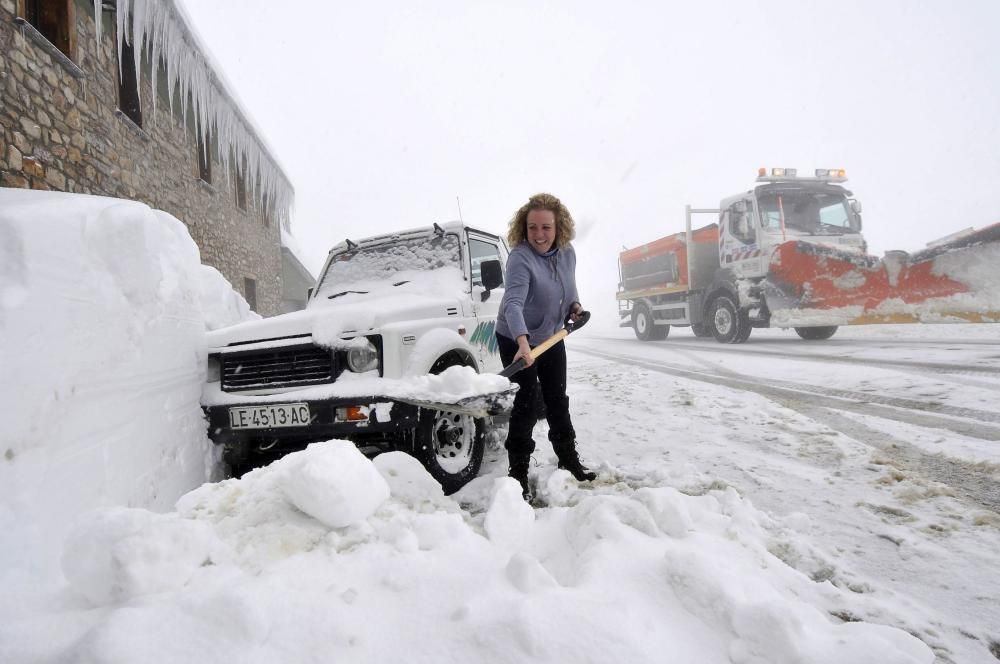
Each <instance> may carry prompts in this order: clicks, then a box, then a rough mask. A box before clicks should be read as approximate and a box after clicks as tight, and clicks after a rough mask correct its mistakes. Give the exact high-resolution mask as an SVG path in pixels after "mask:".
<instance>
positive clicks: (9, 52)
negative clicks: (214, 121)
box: [0, 0, 281, 316]
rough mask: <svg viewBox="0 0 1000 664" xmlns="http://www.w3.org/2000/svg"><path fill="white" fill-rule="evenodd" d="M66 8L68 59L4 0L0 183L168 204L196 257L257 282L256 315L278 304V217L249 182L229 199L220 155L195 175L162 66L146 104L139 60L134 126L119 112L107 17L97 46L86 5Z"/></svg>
mask: <svg viewBox="0 0 1000 664" xmlns="http://www.w3.org/2000/svg"><path fill="white" fill-rule="evenodd" d="M72 4H73V3H72V2H71V5H72ZM72 8H75V31H76V34H75V45H74V47H73V48H72V51H71V55H72V58H71V60H72V62H70V61H69V60H70V59H67V58H65V57H63V56H62V54H60V53H58V51H57V49H55V48H54V47H52V46H51V45H48V44H47V43H46V44H43V43H39V40H37V39H35V38H33V36H32V34H31V32H32V31H31V29H30V27H28V28H26V27H24V26H22V25H20V24H18V23H17V22H16V21H15V19H16V18H17V16H18V6H17V1H16V0H0V126H2V134H0V186H4V187H25V188H32V189H45V190H55V191H66V192H74V193H83V194H97V195H102V196H114V197H118V198H128V199H133V200H138V201H142V202H143V203H146V204H148V205H150V206H151V207H154V208H158V209H161V210H165V211H166V212H169V213H170V214H172V215H174V216H175V217H177V218H178V219H180V220H181V221H183V222H184V223H185V224H186V225H187V227H188V230H189V231H190V233H191V236H192V237H193V238H194V240H195V242H196V243H197V244H198V246H199V248H200V249H201V258H202V262H204V263H206V264H208V265H211V266H213V267H215V268H216V269H218V270H219V271H220V272H221V273H222V274H223V275H224V276H225V277H226V278H227V279H228V280H229V281H230V283H232V285H233V287H234V288H235V289H236V290H237V291H239V292H241V293H243V294H244V296H246V295H247V292H246V284H247V282H246V280H247V279H252V280H253V281H254V282H255V286H256V308H255V309H256V311H257V312H258V313H260V314H261V315H264V316H270V315H274V314H277V313H280V311H281V247H280V242H281V240H280V231H279V222H278V221H277V216H276V215H274V214H273V213H272V214H264V213H263V211H262V205H261V200H260V194H259V193H257V192H255V191H254V189H253V187H252V186H251V185H250V183H248V184H247V188H246V207H247V209H246V210H241V209H240V208H239V207H238V206H237V204H236V179H235V177H233V176H232V174H227V173H226V172H225V171H224V170H223V166H222V164H221V163H220V161H219V159H218V154H213V159H212V167H211V171H212V177H211V183H210V184H209V183H206V182H204V181H203V180H202V179H201V178H200V177H199V165H198V147H197V145H198V142H197V139H196V138H195V132H194V127H193V124H194V123H193V120H192V117H191V115H190V112H189V113H188V122H187V126H186V127H185V124H184V118H183V116H182V111H181V108H182V106H181V104H180V99H179V97H180V94H179V92H178V93H176V94H175V95H174V97H175V98H174V106H173V112H172V113H171V108H170V105H169V102H168V101H167V90H166V84H165V78H166V77H165V76H164V75H163V72H162V70H161V72H160V75H159V76H158V79H159V82H158V88H159V90H158V91H157V104H156V106H157V107H156V109H155V110H154V108H153V101H152V100H153V94H154V92H153V90H152V87H151V77H150V66H149V63H148V62H146V63H145V64H144V66H143V67H142V72H143V73H142V80H141V85H140V94H141V108H142V127H141V128H140V127H138V126H136V124H135V123H133V122H132V121H131V120H130V119H129V118H127V117H126V116H125V115H124V114H123V113H122V112H121V111H120V110H118V79H117V77H118V58H117V46H116V37H115V26H114V16H113V14H110V13H105V14H104V21H103V29H102V32H103V34H102V39H101V42H100V44H98V43H97V42H96V40H95V34H96V33H95V24H94V12H93V4H92V3H91V2H90V1H89V0H76V1H75V7H71V9H72ZM216 151H217V150H213V153H215V152H216ZM227 175H229V176H228V177H227Z"/></svg>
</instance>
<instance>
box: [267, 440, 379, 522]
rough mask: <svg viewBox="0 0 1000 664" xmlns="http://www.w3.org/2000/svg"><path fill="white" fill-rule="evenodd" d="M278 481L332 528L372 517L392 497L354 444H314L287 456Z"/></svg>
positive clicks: (287, 493) (294, 500)
mask: <svg viewBox="0 0 1000 664" xmlns="http://www.w3.org/2000/svg"><path fill="white" fill-rule="evenodd" d="M285 459H286V463H284V464H283V468H282V471H283V472H282V474H281V477H280V480H279V483H280V486H281V489H282V491H283V492H284V494H285V497H286V498H287V499H288V500H289V501H290V502H291V503H292V504H293V505H295V506H296V507H297V508H299V509H300V510H302V511H303V512H305V513H306V514H308V515H309V516H311V517H313V518H315V519H317V520H318V521H321V522H322V523H324V524H326V525H327V526H329V527H331V528H344V527H345V526H349V525H351V524H354V523H358V522H359V521H363V520H365V519H367V518H368V517H369V516H371V515H372V514H373V513H374V512H375V510H376V509H378V507H379V505H381V504H382V503H383V502H384V501H385V500H386V499H387V498H388V497H389V485H388V484H386V481H385V479H383V478H382V476H381V475H380V474H379V472H378V471H377V470H376V469H375V466H374V465H372V463H371V462H370V461H369V460H368V459H367V458H365V456H364V455H363V454H362V453H361V452H359V451H358V448H357V447H356V446H355V445H354V443H351V442H348V441H346V440H331V441H328V442H325V443H313V444H312V445H310V446H309V447H307V448H306V449H305V450H303V451H301V452H296V453H295V454H291V455H288V456H287V457H285Z"/></svg>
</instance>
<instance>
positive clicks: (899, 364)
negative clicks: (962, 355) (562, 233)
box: [600, 337, 1000, 390]
mask: <svg viewBox="0 0 1000 664" xmlns="http://www.w3.org/2000/svg"><path fill="white" fill-rule="evenodd" d="M600 340H601V341H602V342H605V341H610V342H614V343H620V344H625V345H627V346H632V347H635V344H637V343H640V342H637V341H632V340H631V339H619V338H611V337H606V338H604V337H602V338H601V339H600ZM643 343H649V342H643ZM826 343H828V342H824V344H826ZM992 345H994V346H996V345H998V344H996V343H995V342H994V343H992ZM657 348H663V349H672V348H677V349H684V350H694V351H698V352H709V353H737V354H739V355H742V356H744V357H780V358H783V359H788V360H797V361H800V362H816V361H821V362H831V363H836V364H854V365H862V366H865V367H884V368H889V369H907V370H915V371H933V372H935V373H943V374H959V375H961V374H965V375H976V376H994V377H998V378H1000V367H997V366H975V365H971V364H948V363H946V362H911V361H909V360H889V359H882V358H866V357H854V356H847V355H833V354H823V355H817V354H813V353H796V352H792V351H780V350H763V349H758V348H754V349H753V350H751V351H747V350H746V349H745V348H743V347H742V346H735V347H734V346H724V345H721V344H717V343H715V342H714V340H711V339H708V340H705V342H704V343H697V342H695V343H687V342H675V341H669V340H668V341H665V342H663V343H662V344H660V345H658V346H657ZM869 348H870V347H869ZM981 386H982V387H986V388H988V389H994V390H1000V384H989V383H982V384H981Z"/></svg>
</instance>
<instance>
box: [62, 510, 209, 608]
mask: <svg viewBox="0 0 1000 664" xmlns="http://www.w3.org/2000/svg"><path fill="white" fill-rule="evenodd" d="M213 542H214V537H213V535H212V533H211V531H210V530H209V528H208V527H207V526H205V525H204V524H202V523H199V522H197V521H192V520H189V519H182V518H180V517H179V516H177V515H176V514H155V513H153V512H149V511H146V510H142V509H132V508H124V507H115V508H108V509H104V510H100V511H98V512H95V513H94V514H93V515H92V516H91V517H90V518H88V519H86V520H84V521H83V522H81V523H80V524H79V525H78V526H77V527H76V528H75V529H74V530H73V531H72V532H71V533H70V536H69V539H68V540H67V542H66V546H65V548H64V550H63V556H62V568H63V573H64V574H65V575H66V579H67V580H68V581H69V583H70V585H71V586H72V587H73V588H74V589H75V590H76V591H77V592H79V593H80V594H81V595H83V596H84V597H86V598H87V599H88V600H90V601H91V602H92V603H94V604H95V605H98V606H100V605H105V604H110V603H112V602H121V601H126V600H129V599H131V598H133V597H137V596H140V595H148V594H150V593H157V592H164V591H168V590H174V589H177V588H180V587H181V586H183V585H184V584H185V583H187V581H188V580H189V579H190V578H191V576H192V575H193V574H194V573H195V571H196V570H197V569H198V568H199V567H200V566H201V565H203V564H204V563H205V562H206V560H208V557H209V552H210V550H211V547H212V544H213Z"/></svg>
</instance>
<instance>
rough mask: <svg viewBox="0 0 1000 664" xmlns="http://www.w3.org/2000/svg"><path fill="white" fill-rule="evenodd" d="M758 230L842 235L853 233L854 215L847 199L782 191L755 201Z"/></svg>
mask: <svg viewBox="0 0 1000 664" xmlns="http://www.w3.org/2000/svg"><path fill="white" fill-rule="evenodd" d="M757 206H758V209H759V210H760V224H761V227H762V228H764V229H767V230H775V229H780V228H781V215H782V213H784V217H785V228H786V229H789V230H795V231H800V232H803V233H808V234H810V235H843V234H844V233H851V232H854V231H855V229H854V224H853V222H852V219H853V215H852V214H851V209H850V207H849V205H848V203H847V197H846V196H845V195H844V194H840V193H831V192H818V191H803V190H798V191H795V190H792V191H781V192H769V193H766V194H761V195H759V196H758V197H757Z"/></svg>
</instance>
